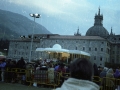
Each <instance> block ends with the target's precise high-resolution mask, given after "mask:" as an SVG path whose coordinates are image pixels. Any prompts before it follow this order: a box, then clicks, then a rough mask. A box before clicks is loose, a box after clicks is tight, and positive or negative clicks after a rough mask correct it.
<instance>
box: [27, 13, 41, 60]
mask: <svg viewBox="0 0 120 90" xmlns="http://www.w3.org/2000/svg"><path fill="white" fill-rule="evenodd" d="M30 16H31V17H33V18H34V27H35V18H40V14H37V13H36V14H30ZM33 35H34V28H33V33H32V39H31V46H30V56H29V62H30V61H31V52H32V44H33V38H34V37H33Z"/></svg>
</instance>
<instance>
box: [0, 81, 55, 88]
mask: <svg viewBox="0 0 120 90" xmlns="http://www.w3.org/2000/svg"><path fill="white" fill-rule="evenodd" d="M0 90H53V88H50V87H47V88H44V87H42V86H38V87H34V86H27V85H22V84H19V83H5V82H0Z"/></svg>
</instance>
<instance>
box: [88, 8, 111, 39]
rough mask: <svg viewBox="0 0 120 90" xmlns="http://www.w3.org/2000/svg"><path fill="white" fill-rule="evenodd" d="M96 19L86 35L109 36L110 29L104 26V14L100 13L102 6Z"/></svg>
mask: <svg viewBox="0 0 120 90" xmlns="http://www.w3.org/2000/svg"><path fill="white" fill-rule="evenodd" d="M94 19H95V21H94V26H92V27H91V28H89V29H88V30H87V32H86V36H101V37H104V36H108V35H109V33H108V31H107V30H106V29H105V28H104V27H103V15H102V14H100V8H99V11H98V14H96V15H95V18H94Z"/></svg>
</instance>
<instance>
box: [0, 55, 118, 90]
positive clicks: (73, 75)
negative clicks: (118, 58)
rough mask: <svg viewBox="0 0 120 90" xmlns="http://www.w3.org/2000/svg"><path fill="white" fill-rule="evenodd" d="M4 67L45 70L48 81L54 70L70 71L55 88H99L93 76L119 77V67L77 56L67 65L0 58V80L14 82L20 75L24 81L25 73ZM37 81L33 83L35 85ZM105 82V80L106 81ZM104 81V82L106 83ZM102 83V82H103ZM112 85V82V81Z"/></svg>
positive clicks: (69, 89) (44, 61) (92, 89)
mask: <svg viewBox="0 0 120 90" xmlns="http://www.w3.org/2000/svg"><path fill="white" fill-rule="evenodd" d="M6 68H20V69H30V68H32V69H33V70H34V71H35V72H37V71H39V70H46V71H47V72H48V78H49V82H50V83H54V72H62V73H63V74H64V73H70V78H68V79H66V80H65V79H64V78H61V85H60V87H59V88H57V89H56V90H75V89H77V90H78V89H79V88H81V89H80V90H99V88H100V87H99V86H100V85H101V83H94V82H93V81H92V79H93V76H98V77H100V78H104V77H108V78H116V79H120V69H119V68H117V69H116V70H113V69H112V68H107V67H98V66H97V65H96V64H95V63H94V64H92V63H91V62H90V61H89V60H87V59H85V58H78V59H76V60H73V61H72V62H71V63H70V64H69V65H65V64H64V63H63V62H59V61H58V62H56V63H54V62H53V61H50V62H46V60H39V61H38V62H36V63H33V64H32V63H26V62H25V60H24V58H23V57H21V59H20V60H18V61H17V62H16V61H15V60H5V59H2V60H0V69H1V70H0V71H1V81H2V82H4V81H6V80H7V82H12V83H13V82H16V81H17V80H16V78H17V77H19V76H21V81H22V82H23V83H25V81H26V74H25V73H19V74H16V73H12V72H5V70H6ZM34 78H36V76H35V75H34ZM36 83H37V82H34V83H33V86H36ZM106 83H107V81H106ZM106 83H105V84H106ZM103 84H104V83H103ZM112 85H113V86H114V82H112Z"/></svg>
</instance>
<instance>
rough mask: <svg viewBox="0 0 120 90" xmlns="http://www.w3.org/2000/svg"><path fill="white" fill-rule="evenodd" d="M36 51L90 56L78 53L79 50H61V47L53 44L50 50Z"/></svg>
mask: <svg viewBox="0 0 120 90" xmlns="http://www.w3.org/2000/svg"><path fill="white" fill-rule="evenodd" d="M36 51H48V52H58V53H62V52H64V53H69V54H81V55H85V56H90V54H89V53H87V52H84V51H80V50H67V49H62V47H61V45H59V44H55V45H53V47H52V48H37V49H36Z"/></svg>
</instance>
